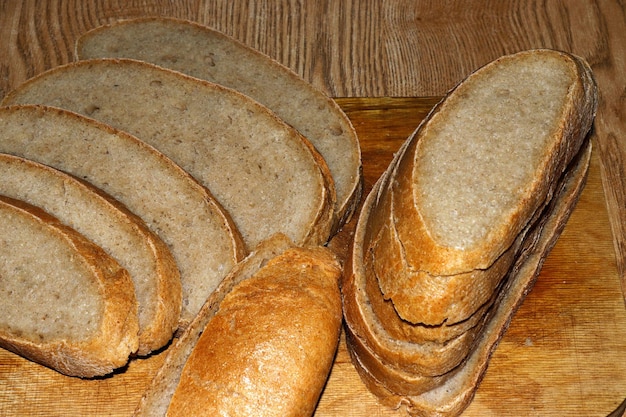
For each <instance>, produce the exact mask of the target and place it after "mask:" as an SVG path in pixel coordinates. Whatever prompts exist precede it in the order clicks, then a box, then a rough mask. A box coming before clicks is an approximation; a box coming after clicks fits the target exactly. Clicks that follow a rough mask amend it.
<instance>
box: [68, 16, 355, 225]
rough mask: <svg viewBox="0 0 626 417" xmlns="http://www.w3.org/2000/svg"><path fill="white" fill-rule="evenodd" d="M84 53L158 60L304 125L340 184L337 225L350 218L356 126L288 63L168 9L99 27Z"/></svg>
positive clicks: (85, 38) (79, 48)
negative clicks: (174, 15)
mask: <svg viewBox="0 0 626 417" xmlns="http://www.w3.org/2000/svg"><path fill="white" fill-rule="evenodd" d="M76 56H77V58H78V59H92V58H132V59H139V60H142V61H147V62H152V63H154V64H157V65H159V66H163V67H166V68H171V69H174V70H177V71H180V72H183V73H185V74H188V75H191V76H194V77H198V78H201V79H205V80H208V81H212V82H215V83H217V84H221V85H224V86H226V87H230V88H233V89H235V90H237V91H241V92H242V93H244V94H246V95H248V96H250V97H252V98H253V99H255V100H257V101H258V102H260V103H261V104H263V105H265V106H267V107H268V108H270V109H271V110H272V111H273V112H274V113H276V114H277V115H278V116H279V117H280V118H282V119H283V120H285V121H286V122H287V123H288V124H290V125H291V126H293V127H295V128H296V129H297V130H299V131H300V132H301V133H302V134H303V135H304V136H305V137H306V138H307V139H308V140H309V141H310V142H311V143H312V144H313V146H315V148H316V149H317V150H318V151H319V152H320V153H321V154H322V156H323V157H324V159H325V161H326V163H327V164H328V167H329V168H330V172H331V174H332V176H333V179H334V182H335V188H336V190H337V204H336V207H335V224H334V227H333V231H336V230H337V229H338V228H340V227H341V226H342V225H343V224H344V223H345V222H346V221H347V220H349V219H350V217H351V215H352V213H353V211H354V210H355V208H356V205H357V204H358V202H359V200H360V196H361V189H362V179H361V151H360V147H359V142H358V139H357V136H356V133H355V131H354V128H353V127H352V125H351V123H350V121H349V119H348V118H347V117H346V115H345V114H344V113H343V111H342V110H341V109H340V108H339V106H338V105H337V104H336V103H335V101H333V100H332V99H330V98H329V97H328V96H327V95H326V94H324V93H323V92H321V91H319V90H318V89H316V88H314V87H313V86H311V85H310V84H309V83H307V82H306V81H304V80H303V79H302V78H301V77H300V76H298V75H297V74H296V73H294V72H293V71H291V70H290V69H288V68H287V67H285V66H283V65H281V64H279V63H278V62H276V61H275V60H273V59H271V58H270V57H268V56H266V55H264V54H262V53H260V52H259V51H257V50H255V49H253V48H250V47H248V46H246V45H244V44H242V43H241V42H239V41H237V40H235V39H233V38H231V37H229V36H227V35H225V34H223V33H221V32H218V31H216V30H213V29H210V28H208V27H206V26H201V25H199V24H197V23H193V22H189V21H185V20H179V19H173V18H160V17H155V18H140V19H130V20H124V21H120V22H116V23H112V24H110V25H106V26H101V27H98V28H95V29H93V30H91V31H89V32H87V33H85V34H83V35H82V36H81V37H80V38H79V39H78V41H77V42H76Z"/></svg>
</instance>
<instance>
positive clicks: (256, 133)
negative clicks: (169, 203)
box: [4, 59, 335, 250]
mask: <svg viewBox="0 0 626 417" xmlns="http://www.w3.org/2000/svg"><path fill="white" fill-rule="evenodd" d="M4 103H22V104H24V103H32V104H45V105H51V106H56V107H60V108H65V109H68V110H72V111H75V112H77V113H80V114H83V115H85V116H88V117H91V118H94V119H97V120H99V121H101V122H103V123H107V124H109V125H111V126H113V127H115V128H118V129H121V130H123V131H126V132H128V133H130V134H132V135H135V136H136V137H138V138H139V139H141V140H142V141H144V142H146V143H148V144H150V145H151V146H154V147H155V148H156V149H158V150H159V151H161V152H162V153H163V154H165V155H167V156H168V157H169V158H170V159H172V160H173V161H174V162H175V163H177V164H178V165H179V166H180V167H182V168H183V169H184V170H186V171H187V172H188V173H189V174H191V175H192V176H193V177H194V178H196V179H197V180H198V181H199V182H200V183H201V184H203V185H204V186H206V187H207V188H208V189H209V190H210V192H211V194H212V195H213V196H215V198H216V199H217V200H218V201H219V202H220V204H221V205H222V206H223V207H224V208H225V209H226V211H227V212H228V213H229V214H230V216H231V217H232V219H233V221H234V222H235V225H236V226H237V228H238V229H239V231H240V233H241V235H242V236H243V239H244V242H245V243H246V246H247V248H248V250H251V249H253V248H254V247H255V246H256V245H257V244H258V243H259V242H261V241H262V240H264V239H266V238H267V237H269V236H271V235H273V234H274V233H277V232H281V233H284V234H286V235H287V236H288V237H289V238H291V239H292V240H293V241H294V242H295V243H296V244H298V245H309V244H310V245H317V244H324V243H326V241H327V240H328V238H329V235H330V228H331V225H332V216H333V206H334V202H335V191H334V185H333V181H332V177H331V176H330V173H329V171H328V167H327V166H326V164H325V162H324V160H323V159H322V157H321V156H320V155H319V153H318V152H316V151H315V149H313V147H312V146H311V144H310V143H309V142H308V141H307V140H306V139H305V138H304V137H303V136H302V135H300V134H299V133H298V132H297V131H296V130H295V129H293V128H291V127H290V126H288V125H287V124H285V123H284V122H283V121H281V120H280V119H278V118H277V117H276V116H275V115H274V114H273V113H271V112H270V111H269V110H268V109H267V108H265V107H263V106H261V105H260V104H259V103H257V102H255V101H253V100H251V99H250V98H249V97H247V96H244V95H243V94H241V93H238V92H236V91H234V90H231V89H227V88H225V87H222V86H219V85H217V84H213V83H209V82H207V81H204V80H200V79H197V78H192V77H189V76H186V75H184V74H182V73H179V72H175V71H171V70H167V69H164V68H161V67H158V66H156V65H152V64H148V63H145V62H141V61H135V60H128V59H121V60H117V59H96V60H86V61H79V62H76V63H72V64H68V65H65V66H61V67H57V68H53V69H52V70H50V71H47V72H45V73H43V74H40V75H39V76H37V77H35V78H32V79H30V80H29V81H27V82H26V83H24V84H22V85H21V86H19V87H18V88H17V89H15V90H14V91H12V92H10V93H9V94H8V95H7V96H6V97H5V99H4Z"/></svg>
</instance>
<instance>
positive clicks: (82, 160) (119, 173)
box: [0, 106, 244, 327]
mask: <svg viewBox="0 0 626 417" xmlns="http://www.w3.org/2000/svg"><path fill="white" fill-rule="evenodd" d="M0 138H2V139H1V140H0V152H4V153H8V154H12V155H17V156H21V157H24V158H27V159H31V160H34V161H37V162H39V163H42V164H46V165H49V166H52V167H54V168H56V169H59V170H62V171H65V172H67V173H70V174H72V175H73V176H75V177H78V178H80V179H82V180H85V181H87V182H90V183H91V184H93V185H94V186H96V187H98V188H100V189H101V190H103V191H104V192H106V193H107V194H108V195H110V196H112V197H113V198H115V199H116V200H118V201H120V202H121V203H122V204H123V205H125V206H126V207H127V208H128V209H129V210H130V211H131V212H133V213H135V214H136V215H137V216H139V217H140V218H141V219H142V220H143V221H144V222H145V223H146V225H147V226H148V227H149V228H150V230H151V231H152V232H154V233H155V234H156V235H157V236H159V237H160V238H161V239H162V240H163V241H164V242H165V243H166V244H167V246H168V247H169V249H170V251H171V253H172V255H173V257H174V260H175V261H176V265H177V266H178V269H179V271H180V278H181V285H182V300H183V304H182V311H181V317H180V322H179V326H180V327H184V326H185V325H186V324H188V323H189V321H191V320H192V319H193V317H194V316H195V314H197V312H198V311H199V310H200V307H202V304H203V303H204V301H205V300H206V298H207V297H208V295H209V294H210V293H211V292H212V291H213V290H215V288H216V287H217V285H218V284H219V283H220V281H221V280H222V279H223V278H224V277H225V276H226V275H227V274H228V272H229V271H230V269H232V267H233V266H234V265H235V264H236V263H237V262H238V261H239V260H241V259H242V258H243V254H244V246H243V243H242V241H241V237H240V236H239V234H238V232H237V230H236V228H235V227H234V225H233V224H232V221H231V220H230V218H229V217H228V215H227V214H226V213H225V212H224V210H223V209H222V208H221V207H220V206H219V204H218V203H217V202H216V201H215V200H214V199H213V198H212V197H211V195H210V194H209V193H208V191H207V190H206V189H205V188H204V187H202V186H201V185H200V184H198V183H197V182H196V181H195V180H194V179H193V178H192V177H190V176H189V174H187V173H186V172H185V171H183V170H182V169H181V168H180V167H179V166H178V165H176V164H174V163H173V162H172V161H171V160H170V159H168V158H167V157H165V156H164V155H163V154H161V153H159V152H158V151H156V150H155V149H154V148H152V147H151V146H149V145H147V144H145V143H144V142H141V141H139V140H138V139H137V138H135V137H134V136H131V135H128V134H126V133H124V132H121V131H118V130H116V129H113V128H111V127H110V126H107V125H104V124H102V123H99V122H96V121H95V120H91V119H88V118H85V117H82V116H80V115H78V114H75V113H71V112H69V111H65V110H61V109H57V108H51V107H45V106H10V107H3V108H0Z"/></svg>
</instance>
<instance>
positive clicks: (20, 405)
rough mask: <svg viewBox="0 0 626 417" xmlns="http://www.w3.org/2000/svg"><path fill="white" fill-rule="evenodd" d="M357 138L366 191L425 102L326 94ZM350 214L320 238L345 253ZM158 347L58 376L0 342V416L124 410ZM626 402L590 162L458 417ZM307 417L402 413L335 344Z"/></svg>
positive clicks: (619, 321)
mask: <svg viewBox="0 0 626 417" xmlns="http://www.w3.org/2000/svg"><path fill="white" fill-rule="evenodd" d="M337 101H338V102H339V104H340V105H341V106H342V107H343V108H344V110H345V111H346V113H347V114H348V116H349V117H350V118H351V120H352V121H353V123H354V126H355V128H356V130H357V133H358V135H359V138H360V140H361V146H362V152H363V163H364V167H363V171H364V176H365V191H366V192H368V191H369V190H370V189H371V186H372V184H373V183H374V182H375V180H376V179H377V178H378V176H379V175H380V174H381V173H382V172H383V171H384V169H385V168H386V167H387V165H388V164H389V162H390V161H391V158H392V156H393V153H394V152H395V151H396V150H397V149H398V148H399V147H400V144H401V143H402V142H403V141H404V140H405V139H406V138H407V137H408V135H409V134H410V133H411V132H412V131H413V130H414V129H415V127H417V125H418V123H419V121H420V120H421V119H422V118H423V117H424V116H425V115H426V114H427V112H428V111H429V110H430V109H431V108H432V106H433V105H434V104H435V103H436V102H437V99H436V98H428V97H423V98H420V97H418V98H406V99H403V98H393V99H387V98H367V99H358V98H357V99H354V98H351V99H337ZM353 226H354V221H353V222H352V223H351V224H349V225H348V226H347V227H346V228H345V229H344V231H342V232H341V234H340V235H339V236H337V238H335V240H334V241H333V242H332V243H331V246H332V247H333V248H334V249H336V250H337V251H338V252H339V253H341V254H342V255H345V253H346V252H347V249H348V245H349V242H350V239H351V234H352V230H353ZM164 357H165V353H164V352H161V353H160V354H157V355H154V356H152V357H150V358H148V359H142V360H134V361H132V362H131V363H130V364H129V365H128V367H127V368H125V369H123V370H121V371H120V372H117V373H116V374H115V375H112V376H110V377H106V378H101V379H95V380H81V379H77V378H70V377H65V376H63V375H60V374H58V373H56V372H54V371H52V370H49V369H47V368H44V367H42V366H39V365H37V364H34V363H32V362H29V361H27V360H25V359H22V358H20V357H19V356H17V355H14V354H12V353H10V352H8V351H5V350H2V349H0V416H47V417H51V416H129V415H131V413H132V411H133V409H134V407H135V404H136V403H137V401H138V400H139V398H140V397H141V395H142V393H143V391H144V389H145V388H146V386H147V385H148V383H149V382H150V379H151V377H152V375H154V373H155V371H156V369H157V368H158V367H159V365H160V364H161V363H162V361H163V359H164ZM623 397H626V309H625V307H624V301H623V297H622V292H621V288H620V283H619V279H618V275H617V269H616V262H615V256H614V248H613V243H612V237H611V231H610V227H609V220H608V215H607V211H606V207H605V200H604V194H603V189H602V184H601V181H600V172H599V161H598V159H597V156H594V158H593V160H592V166H591V171H590V174H589V179H588V182H587V186H586V188H585V190H584V192H583V195H582V197H581V200H580V202H579V204H578V206H577V207H576V209H575V211H574V213H573V215H572V217H571V219H570V221H569V223H568V225H567V227H566V228H565V231H564V233H563V235H562V236H561V238H560V239H559V241H558V243H557V245H556V247H555V248H554V250H553V251H552V253H551V254H550V256H549V257H548V259H547V260H546V262H545V265H544V267H543V270H542V272H541V275H540V276H539V279H538V280H537V283H536V285H535V287H534V289H533V291H532V292H531V293H530V294H529V296H528V297H527V298H526V300H525V302H524V304H523V305H522V307H521V308H520V309H519V310H518V312H517V314H516V315H515V317H514V319H513V321H512V323H511V325H510V327H509V330H508V332H507V333H506V335H505V337H504V338H503V340H502V341H501V342H500V345H499V347H498V349H497V350H496V352H495V354H494V355H493V357H492V360H491V363H490V366H489V368H488V370H487V374H486V376H485V378H484V380H483V381H482V383H481V385H480V387H479V390H478V392H477V394H476V397H475V399H474V401H473V403H472V404H471V405H470V406H469V408H468V409H467V410H466V412H465V413H464V416H521V415H524V416H533V415H537V416H559V417H562V416H566V415H567V416H585V417H589V416H606V415H607V414H608V413H609V412H611V411H612V410H613V409H614V408H615V407H617V406H618V404H619V403H620V402H621V401H622V399H623ZM315 415H316V416H317V417H322V416H324V417H326V416H328V417H330V416H342V417H345V416H364V417H370V416H405V415H406V412H405V411H404V410H390V409H388V408H385V407H383V406H380V405H379V404H378V403H377V401H376V398H375V397H374V396H373V395H371V394H370V393H369V392H368V391H367V390H366V388H365V386H364V385H363V384H362V383H361V381H360V379H359V377H358V375H357V373H356V371H355V370H354V368H353V367H352V364H351V363H350V359H349V356H348V353H347V351H346V348H345V341H344V339H343V336H342V339H341V341H340V346H339V350H338V352H337V357H336V360H335V365H334V367H333V369H332V372H331V375H330V378H329V380H328V384H327V386H326V389H325V391H324V393H323V395H322V398H321V400H320V403H319V406H318V409H317V412H316V414H315Z"/></svg>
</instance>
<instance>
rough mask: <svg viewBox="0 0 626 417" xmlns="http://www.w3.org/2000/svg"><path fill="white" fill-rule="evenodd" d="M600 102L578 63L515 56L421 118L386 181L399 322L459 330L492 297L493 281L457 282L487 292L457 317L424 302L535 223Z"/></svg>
mask: <svg viewBox="0 0 626 417" xmlns="http://www.w3.org/2000/svg"><path fill="white" fill-rule="evenodd" d="M596 94H597V92H596V86H595V82H594V80H593V78H592V74H591V69H590V68H589V66H588V64H587V63H586V62H584V61H583V60H582V59H580V58H578V57H575V56H573V55H570V54H567V53H563V52H558V51H553V50H532V51H523V52H520V53H517V54H513V55H509V56H505V57H502V58H499V59H497V60H495V61H493V62H492V63H490V64H487V65H486V66H484V67H482V68H481V69H479V70H477V71H476V72H474V73H473V74H471V75H470V76H468V77H467V78H466V79H465V80H464V81H463V82H461V83H460V84H459V85H458V86H457V87H456V88H455V89H453V90H452V91H451V92H450V93H449V94H448V95H447V97H446V98H445V99H444V100H442V102H441V103H440V104H439V105H438V106H437V107H436V108H435V109H434V110H433V111H432V112H431V113H430V114H429V116H428V117H427V119H426V120H425V121H424V122H423V123H422V124H421V126H420V127H419V128H418V129H417V131H416V132H415V134H414V136H413V138H412V139H411V140H412V142H413V144H412V148H413V149H411V150H410V151H407V152H405V153H404V157H403V159H402V160H401V161H399V163H398V168H397V172H396V174H395V175H394V178H393V185H392V187H393V191H392V192H393V200H394V205H393V207H394V208H393V210H394V213H393V216H394V218H395V228H396V230H397V234H398V239H399V241H400V242H401V245H402V250H403V257H404V259H405V262H406V264H407V266H408V268H407V269H406V271H407V272H410V273H409V274H404V275H396V274H389V275H380V276H379V283H380V286H381V289H382V291H383V293H384V294H385V298H386V299H391V300H392V301H393V303H394V306H395V308H396V310H397V311H398V314H399V315H400V316H401V317H402V318H403V319H405V320H407V321H410V322H412V323H425V324H432V325H438V324H441V323H443V322H444V321H446V320H448V321H451V322H456V321H460V320H463V319H464V318H465V317H466V316H467V313H471V312H473V311H475V310H476V308H477V307H478V305H481V304H482V302H484V300H485V299H487V298H489V296H490V292H491V288H493V286H494V280H482V279H481V280H464V282H461V281H459V282H457V283H455V284H454V286H455V287H456V288H455V289H454V291H456V292H457V293H467V294H476V295H477V297H475V298H476V299H478V298H479V295H480V294H484V296H483V299H482V300H479V301H478V302H477V304H478V305H476V306H472V307H471V308H467V311H466V312H465V313H463V314H462V313H461V312H457V311H456V310H459V307H463V302H462V301H460V300H459V299H454V298H450V299H449V300H448V302H446V303H444V302H442V303H440V305H438V306H437V308H436V309H435V308H434V307H433V306H430V305H425V304H424V303H421V302H420V300H421V299H422V297H427V294H428V293H433V292H434V293H437V292H440V293H448V292H449V291H451V289H450V288H447V289H442V288H439V287H438V285H439V283H442V284H443V285H446V283H445V280H444V279H442V280H439V281H438V280H437V279H436V277H438V276H446V277H449V276H453V275H458V274H462V273H471V272H472V271H476V270H487V269H488V268H489V267H490V266H491V265H493V264H494V262H495V260H496V259H498V258H500V257H501V256H502V255H503V253H505V252H506V251H507V250H509V248H510V247H511V245H512V243H513V242H514V241H515V240H516V239H517V238H518V235H519V234H520V232H521V231H522V230H524V229H525V228H526V227H527V225H528V224H529V223H531V222H532V221H534V220H535V218H536V216H537V215H538V213H540V212H541V210H542V208H543V206H544V205H545V204H546V202H547V201H549V198H550V196H551V194H552V193H553V190H554V187H555V186H556V184H557V182H556V181H557V180H558V178H559V177H560V176H561V174H562V173H563V171H564V170H565V168H566V167H567V165H568V164H569V162H570V161H571V159H572V158H573V156H574V155H576V154H577V152H578V149H579V148H580V146H581V143H582V141H583V140H584V138H585V136H586V134H587V132H588V130H589V128H590V126H591V123H592V121H593V117H594V115H595V109H596V106H597V96H596ZM379 258H381V257H380V256H379ZM382 258H384V256H383V257H382ZM412 274H413V276H412ZM415 274H418V275H421V277H416V276H415ZM428 276H430V277H435V279H431V280H427V279H426V277H428ZM410 278H411V279H413V283H408V282H407V281H408V280H409V279H410ZM417 282H419V284H420V287H417V286H416V285H415V283H417ZM473 298H474V296H472V295H468V296H466V299H468V300H469V299H473ZM455 303H456V304H455Z"/></svg>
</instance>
